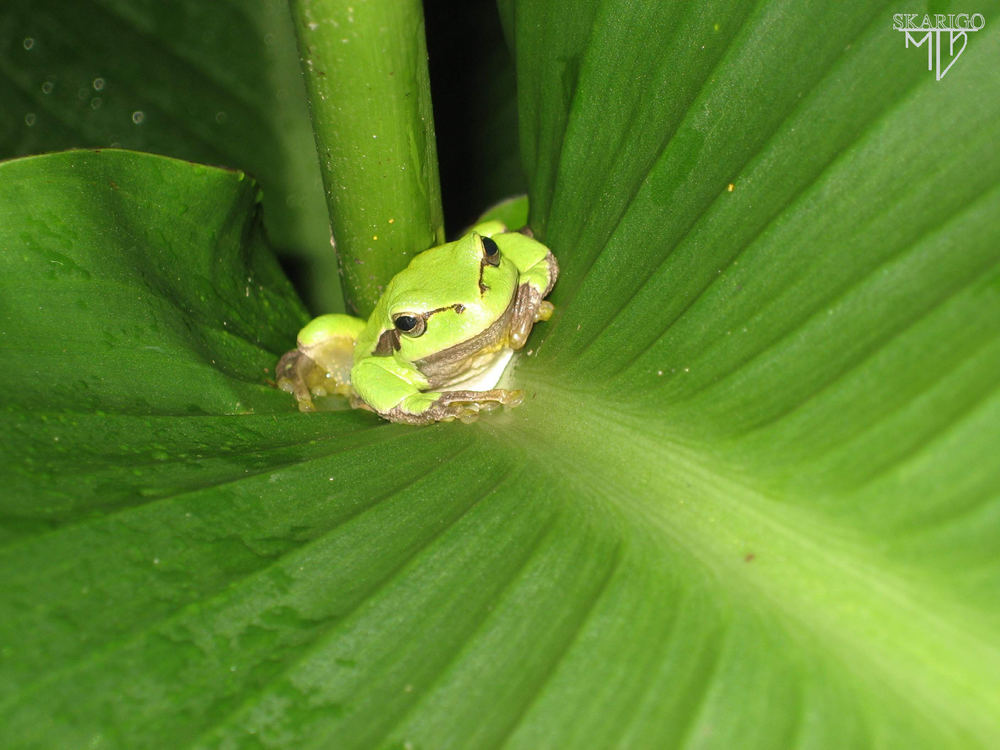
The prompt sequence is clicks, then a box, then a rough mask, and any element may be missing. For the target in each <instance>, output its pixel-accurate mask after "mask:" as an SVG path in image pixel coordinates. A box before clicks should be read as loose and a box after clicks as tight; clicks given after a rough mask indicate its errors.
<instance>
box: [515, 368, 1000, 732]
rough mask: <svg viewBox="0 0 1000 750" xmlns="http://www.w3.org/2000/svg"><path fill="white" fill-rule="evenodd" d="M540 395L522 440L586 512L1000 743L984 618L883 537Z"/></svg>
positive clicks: (937, 713) (650, 435)
mask: <svg viewBox="0 0 1000 750" xmlns="http://www.w3.org/2000/svg"><path fill="white" fill-rule="evenodd" d="M530 387H531V389H532V390H534V391H536V392H537V393H538V396H537V400H536V401H535V402H534V403H535V404H537V403H544V405H545V409H544V417H543V418H541V419H539V418H537V417H541V416H543V415H541V414H538V413H536V414H532V415H531V417H532V418H528V419H524V420H523V421H520V422H519V424H518V425H517V427H516V429H515V430H512V431H511V432H512V433H521V434H522V437H521V439H518V440H516V442H517V443H518V444H521V445H525V444H527V445H532V444H534V445H539V444H542V443H544V444H547V445H549V446H550V447H551V450H550V451H549V455H548V456H547V457H546V458H547V459H548V461H549V463H547V465H546V466H545V469H547V473H548V474H550V475H552V476H557V477H558V481H559V482H564V483H565V484H566V485H569V486H571V487H572V488H573V490H574V492H575V494H576V496H577V498H578V502H580V503H581V504H583V505H585V506H587V511H588V512H590V513H593V514H595V515H600V516H604V517H605V520H604V522H605V523H606V522H607V516H608V515H609V514H611V515H613V516H615V517H618V518H620V519H623V520H624V521H625V522H626V523H627V524H628V525H629V526H630V527H631V529H632V531H633V532H634V533H633V534H632V536H633V537H634V538H635V540H637V541H643V540H644V541H645V542H646V543H651V544H654V545H665V546H669V547H675V548H678V547H679V548H681V549H682V550H683V553H684V556H686V557H689V558H691V559H692V560H693V561H696V562H695V567H696V568H698V569H700V570H701V571H702V572H708V573H709V575H706V576H702V577H703V578H704V579H705V580H706V581H711V582H713V583H714V584H716V585H718V591H717V592H716V594H717V595H718V596H719V597H720V599H721V600H723V601H728V602H729V604H730V605H731V606H732V607H733V608H734V609H736V610H738V611H757V612H759V613H761V614H762V615H763V616H764V617H765V618H768V619H775V620H777V621H778V623H779V624H780V625H781V626H782V629H783V630H785V631H787V632H789V633H790V634H792V635H794V636H795V638H796V639H798V640H801V641H803V642H804V643H805V644H806V646H807V647H808V649H809V650H810V651H812V652H813V653H816V652H818V651H820V650H822V651H830V652H833V653H835V654H836V655H837V656H838V661H839V662H840V663H842V664H843V665H845V668H847V669H849V670H850V671H851V672H852V673H853V677H854V679H858V680H862V681H865V682H867V683H869V685H870V687H871V689H872V691H873V692H878V693H884V692H887V691H888V693H889V694H892V695H893V696H894V697H895V698H896V700H897V701H898V702H900V703H902V704H904V706H905V710H906V712H907V713H909V714H911V715H920V716H932V717H933V718H935V719H936V720H938V721H939V722H940V723H943V724H946V725H948V726H949V727H950V728H951V729H952V730H953V731H960V732H962V733H967V737H966V738H967V739H968V738H971V737H975V738H976V740H977V741H978V742H981V743H982V744H983V745H988V744H989V742H990V741H991V739H993V738H995V737H997V736H1000V693H998V692H997V691H996V690H995V689H993V688H994V686H995V676H996V675H997V674H1000V649H998V648H997V646H996V639H995V633H994V632H993V631H992V630H991V628H990V627H989V624H988V622H987V621H986V618H984V617H983V615H982V613H981V612H978V611H976V610H974V609H972V608H971V607H969V606H968V605H967V604H966V603H965V602H963V601H960V600H958V599H956V598H955V597H954V595H953V594H952V593H951V592H949V591H945V590H943V589H942V588H941V587H940V586H939V585H938V584H937V583H935V582H932V581H931V580H930V579H925V578H923V577H922V576H921V574H920V572H919V571H917V570H914V569H908V568H906V567H905V566H901V565H899V564H898V563H896V562H894V561H893V560H891V559H890V558H888V557H886V556H885V555H883V554H881V553H879V552H877V550H878V549H879V546H880V545H879V540H877V539H872V538H870V537H868V536H867V535H865V534H864V533H863V532H859V531H858V530H857V529H853V528H849V527H845V526H843V525H842V524H840V523H838V522H837V521H835V520H833V519H832V518H830V517H829V516H825V515H820V514H819V513H816V512H815V511H806V510H802V507H801V506H799V505H797V504H796V503H795V502H794V498H787V497H777V496H775V495H773V494H771V493H769V492H767V491H765V490H761V489H758V488H757V487H756V486H755V484H754V482H753V478H752V477H749V476H745V475H742V476H741V475H738V474H737V473H736V472H735V471H733V470H731V469H729V468H727V467H726V466H725V465H724V463H723V462H722V461H721V460H720V459H719V458H718V457H716V456H714V455H713V454H712V452H711V450H710V449H709V448H708V447H707V446H701V447H698V446H697V445H696V444H690V445H685V444H684V443H683V442H682V439H673V438H669V437H665V436H664V435H663V433H662V432H658V431H657V428H658V427H659V426H658V425H656V424H655V423H650V422H649V421H646V420H643V419H642V418H634V417H631V416H626V415H625V413H624V412H623V411H615V410H614V409H613V408H612V406H611V405H610V404H607V403H604V404H602V406H603V407H604V409H603V410H597V409H595V408H593V407H592V404H593V403H594V400H593V399H582V398H581V397H580V395H579V394H574V395H567V394H566V393H564V392H562V391H561V390H560V389H559V387H558V385H552V384H548V383H545V382H543V381H540V380H536V379H534V378H533V379H532V382H531V384H530ZM598 403H600V402H598ZM523 408H525V409H526V410H527V409H528V408H530V407H523ZM525 416H527V415H525ZM539 428H542V434H538V432H537V430H538V429H539ZM529 434H530V435H531V437H530V438H529V437H525V435H529ZM590 436H600V439H599V440H593V439H589V438H590ZM611 445H613V446H616V450H615V452H614V455H609V452H608V451H607V450H606V448H607V446H611ZM556 446H558V447H556ZM560 459H561V460H560ZM532 460H535V461H537V457H533V459H532ZM636 466H642V467H645V468H647V469H649V470H650V475H649V478H647V479H646V481H645V482H644V483H643V484H642V485H640V486H636V482H637V481H641V479H640V477H638V476H636V475H635V474H630V472H629V469H628V468H627V467H636ZM626 533H628V532H626ZM748 552H752V553H753V557H752V558H751V559H752V562H748V560H747V555H748Z"/></svg>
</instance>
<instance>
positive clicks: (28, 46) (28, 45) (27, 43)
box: [23, 36, 35, 49]
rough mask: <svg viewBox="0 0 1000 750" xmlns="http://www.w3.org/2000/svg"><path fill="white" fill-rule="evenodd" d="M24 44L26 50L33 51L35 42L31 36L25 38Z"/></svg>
mask: <svg viewBox="0 0 1000 750" xmlns="http://www.w3.org/2000/svg"><path fill="white" fill-rule="evenodd" d="M23 44H24V48H25V49H31V48H32V47H34V46H35V40H34V39H32V38H31V37H30V36H27V37H25V38H24V42H23Z"/></svg>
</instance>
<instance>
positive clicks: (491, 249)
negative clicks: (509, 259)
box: [482, 237, 500, 266]
mask: <svg viewBox="0 0 1000 750" xmlns="http://www.w3.org/2000/svg"><path fill="white" fill-rule="evenodd" d="M482 241H483V263H488V264H489V265H491V266H499V265H500V248H499V247H498V246H497V243H496V242H494V241H493V239H492V238H490V237H483V238H482Z"/></svg>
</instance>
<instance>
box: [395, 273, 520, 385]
mask: <svg viewBox="0 0 1000 750" xmlns="http://www.w3.org/2000/svg"><path fill="white" fill-rule="evenodd" d="M516 299H517V287H514V293H513V294H512V295H511V298H510V302H508V303H507V308H506V309H505V310H504V311H503V313H501V314H500V316H499V317H498V318H497V319H496V320H495V321H493V322H492V323H491V324H490V326H489V327H488V328H486V329H485V330H483V331H482V332H481V333H477V334H476V335H475V336H473V337H472V338H470V339H466V340H465V341H463V342H461V343H459V344H455V345H454V346H450V347H448V348H447V349H442V350H441V351H439V352H435V353H434V354H431V355H430V356H427V357H424V358H423V359H418V360H417V361H415V362H414V363H413V364H414V366H415V367H416V368H417V369H418V370H419V371H420V372H421V374H422V375H423V376H424V377H425V378H427V381H428V383H429V385H428V388H427V390H438V389H441V388H444V387H452V386H453V385H454V384H456V383H466V382H467V381H470V380H471V381H474V380H476V379H477V378H478V377H480V376H482V377H483V378H484V380H483V382H486V381H487V380H489V379H490V378H492V373H493V371H494V370H495V369H497V367H498V361H499V358H501V357H503V366H500V367H499V372H496V373H495V378H493V384H491V385H485V386H484V387H482V388H472V387H471V386H467V387H469V389H470V390H489V389H490V388H493V386H494V385H496V381H498V380H499V379H500V376H501V375H502V374H503V370H504V368H505V367H506V365H507V362H509V361H510V354H511V353H512V350H511V347H510V342H509V334H510V323H511V318H512V317H513V314H514V301H515V300H516Z"/></svg>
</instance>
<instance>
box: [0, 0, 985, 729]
mask: <svg viewBox="0 0 1000 750" xmlns="http://www.w3.org/2000/svg"><path fill="white" fill-rule="evenodd" d="M561 5H562V7H560V4H559V3H554V2H553V3H546V4H540V3H532V2H524V3H520V4H516V5H513V4H511V5H508V6H505V7H504V8H503V11H504V17H505V19H506V22H507V28H508V33H509V35H510V38H511V41H512V45H513V49H514V54H515V59H516V65H517V73H518V85H519V97H520V108H521V127H522V149H523V153H524V155H525V162H526V170H527V173H528V176H529V180H530V183H531V186H532V190H531V199H532V212H533V222H532V223H533V225H534V226H535V228H536V229H537V230H538V232H539V234H540V235H541V236H543V237H544V239H545V240H546V241H547V242H548V243H549V244H550V245H551V246H552V247H553V248H554V250H555V252H556V253H557V255H558V257H559V259H560V264H561V267H562V271H563V276H562V278H561V280H560V282H559V284H558V285H557V287H556V289H555V292H554V294H553V300H554V302H555V304H556V308H557V313H556V316H555V317H554V318H553V319H552V320H551V321H550V322H548V323H544V324H539V326H538V330H537V331H536V332H535V333H534V334H533V336H534V338H533V339H532V341H531V342H530V344H529V347H530V350H531V351H530V352H527V353H526V354H525V356H522V357H521V360H520V361H519V363H518V367H517V371H516V378H517V380H518V382H519V383H520V385H521V387H524V388H525V389H526V390H527V392H528V394H529V398H528V399H527V401H526V403H525V404H524V405H523V406H521V407H519V408H518V409H516V410H513V411H510V412H507V413H504V414H498V415H491V416H490V417H488V418H484V419H482V420H480V421H479V422H477V423H475V424H473V425H462V424H448V425H436V426H433V427H429V428H409V427H404V426H400V425H390V424H386V423H382V422H380V421H378V420H377V419H376V418H374V417H373V416H372V415H369V414H364V413H358V412H335V413H320V414H311V415H301V414H298V413H296V412H294V410H293V409H292V406H291V404H290V403H289V401H290V399H289V398H288V397H286V396H285V395H284V394H281V393H278V392H276V391H274V390H272V389H270V388H268V387H267V386H266V383H265V381H266V378H267V375H268V373H267V372H266V370H267V369H268V368H271V367H273V364H274V361H275V359H276V357H277V355H278V354H280V352H281V351H282V350H283V349H284V348H287V347H288V346H289V345H290V344H291V341H292V338H293V336H294V331H295V328H296V326H297V325H299V324H300V323H301V321H302V319H303V312H302V310H301V307H300V305H298V304H297V303H296V302H295V301H294V299H292V298H291V297H290V296H289V294H288V289H287V286H286V285H285V283H284V282H283V281H282V279H281V277H280V275H279V274H277V273H276V271H275V269H274V266H273V261H272V260H271V259H270V256H269V255H268V254H267V252H266V249H265V248H264V247H263V246H262V243H261V240H260V237H259V234H258V232H257V224H256V223H255V219H254V216H255V209H254V197H255V190H254V188H253V186H252V184H251V183H250V182H249V181H247V180H245V179H241V176H240V175H239V174H238V173H230V172H221V171H217V170H212V169H208V168H204V167H198V166H194V165H187V164H182V163H178V162H172V161H169V160H165V159H163V158H160V157H151V156H142V155H138V154H130V153H121V152H104V153H101V154H94V153H89V152H78V153H71V154H63V155H54V156H49V157H41V158H36V159H26V160H21V161H15V162H9V163H6V164H3V165H0V250H2V254H0V341H2V342H3V343H2V344H0V346H2V347H3V349H4V364H5V367H4V368H3V371H2V372H3V375H2V376H0V377H2V382H0V386H2V388H3V391H2V392H3V393H4V394H5V396H4V408H5V413H4V425H3V428H2V430H0V435H2V438H0V440H2V441H3V444H4V448H3V454H2V461H3V463H4V466H5V470H4V479H5V482H4V484H5V493H4V498H3V505H2V512H3V521H4V536H3V537H2V541H3V547H2V548H0V571H2V573H0V611H2V613H3V617H2V618H0V644H2V645H0V670H2V672H0V674H2V678H0V717H2V719H0V738H3V740H4V744H5V745H8V746H14V747H54V746H55V747H61V746H66V747H76V746H85V745H92V746H95V747H128V748H134V747H162V746H163V745H164V744H169V745H170V746H197V747H207V746H212V747H215V746H227V747H229V746H255V745H261V746H272V747H296V748H299V747H331V746H334V747H361V748H367V747H383V746H385V747H400V748H406V747H428V748H431V747H433V748H437V747H492V746H497V745H503V744H506V745H508V746H511V747H526V748H538V747H607V746H616V745H617V746H624V747H670V746H680V745H685V746H707V747H719V748H730V747H741V748H742V747H774V748H784V747H791V746H803V747H854V746H876V747H907V748H910V747H928V748H939V747H991V746H995V745H996V744H997V743H998V742H1000V690H998V688H997V678H996V675H997V674H1000V645H998V636H997V633H998V632H1000V598H998V593H1000V559H998V556H997V550H998V549H1000V539H998V523H1000V500H998V494H1000V493H998V488H1000V465H998V464H997V462H996V459H995V455H994V454H995V452H996V446H997V444H998V439H1000V434H998V433H1000V427H998V425H1000V393H998V389H997V378H996V373H997V372H998V371H1000V337H998V335H997V334H998V331H1000V326H998V323H1000V271H998V261H1000V223H998V221H997V218H996V217H997V216H998V210H1000V151H998V149H997V147H996V145H995V137H994V133H995V131H994V130H993V128H994V125H993V123H994V122H995V121H996V120H997V118H998V116H1000V96H997V94H1000V38H998V37H997V35H996V34H990V33H989V29H990V28H991V25H992V24H994V23H996V22H997V13H996V10H997V8H996V5H995V4H994V3H989V4H984V5H988V7H984V8H982V9H980V10H981V12H983V13H985V14H986V16H987V28H986V30H984V31H981V32H977V33H975V34H970V35H969V41H968V47H967V49H966V50H965V51H964V53H963V54H962V56H961V58H960V59H959V60H958V62H957V64H956V65H955V66H954V67H953V68H952V69H951V70H950V72H949V73H948V75H947V76H946V77H945V78H944V79H942V80H941V81H936V80H935V77H934V75H933V73H928V71H927V70H926V67H925V60H926V57H922V56H923V55H925V52H924V51H923V50H922V49H918V50H914V49H912V48H911V49H906V48H905V47H904V43H903V39H902V35H901V34H899V32H896V31H893V30H892V29H891V14H892V13H894V12H902V11H905V10H907V9H906V8H896V7H890V6H883V7H882V8H877V7H875V6H873V5H871V4H868V3H835V4H831V3H818V2H817V3H801V2H799V3H794V4H792V3H781V2H765V3H760V4H758V5H756V6H753V7H750V6H748V5H746V4H742V3H725V2H719V3H698V4H659V3H635V4H626V3H620V2H618V3H604V4H600V3H579V2H574V3H569V2H568V1H567V2H565V3H562V4H561ZM611 94H613V96H612V95H611ZM729 185H732V189H731V190H730V189H728V186H729Z"/></svg>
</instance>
